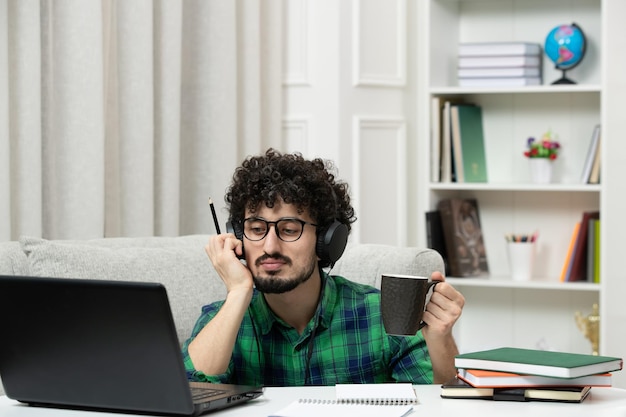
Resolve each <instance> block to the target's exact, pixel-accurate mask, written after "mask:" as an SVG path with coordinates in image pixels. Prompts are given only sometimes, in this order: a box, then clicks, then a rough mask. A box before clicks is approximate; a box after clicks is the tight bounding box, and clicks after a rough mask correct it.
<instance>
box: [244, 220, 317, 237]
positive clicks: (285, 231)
mask: <svg viewBox="0 0 626 417" xmlns="http://www.w3.org/2000/svg"><path fill="white" fill-rule="evenodd" d="M272 224H273V225H274V231H275V232H276V236H278V238H279V239H280V240H282V241H283V242H295V241H296V240H298V239H300V236H302V232H303V231H304V225H305V224H310V225H311V226H315V227H317V225H316V224H313V223H309V222H306V221H304V220H302V219H296V218H294V217H284V218H282V219H278V220H276V221H275V222H268V221H267V220H265V219H260V218H258V217H248V218H247V219H244V221H243V235H244V236H245V237H246V238H247V239H248V240H251V241H254V242H256V241H259V240H262V239H263V238H264V237H265V236H267V234H268V232H269V230H270V226H271V225H272Z"/></svg>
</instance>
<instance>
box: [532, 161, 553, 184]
mask: <svg viewBox="0 0 626 417" xmlns="http://www.w3.org/2000/svg"><path fill="white" fill-rule="evenodd" d="M528 162H529V168H530V178H531V179H532V182H534V183H535V184H549V183H550V182H551V181H552V160H551V159H549V158H530V159H529V160H528Z"/></svg>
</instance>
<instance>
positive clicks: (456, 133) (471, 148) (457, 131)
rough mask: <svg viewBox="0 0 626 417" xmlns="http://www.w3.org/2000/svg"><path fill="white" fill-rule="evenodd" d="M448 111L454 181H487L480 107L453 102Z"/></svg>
mask: <svg viewBox="0 0 626 417" xmlns="http://www.w3.org/2000/svg"><path fill="white" fill-rule="evenodd" d="M450 112H451V113H450V115H451V122H452V151H453V155H454V158H453V159H454V164H455V170H454V171H455V175H456V182H487V158H486V156H485V138H484V134H483V115H482V108H481V107H480V106H477V105H474V104H455V105H453V106H452V108H451V110H450Z"/></svg>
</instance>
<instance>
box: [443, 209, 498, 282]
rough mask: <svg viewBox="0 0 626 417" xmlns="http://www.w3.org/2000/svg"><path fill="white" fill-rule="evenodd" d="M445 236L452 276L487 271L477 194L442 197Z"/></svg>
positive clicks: (481, 273) (464, 275)
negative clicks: (463, 196) (465, 196)
mask: <svg viewBox="0 0 626 417" xmlns="http://www.w3.org/2000/svg"><path fill="white" fill-rule="evenodd" d="M437 210H438V211H439V215H440V216H441V225H442V229H443V236H444V240H445V243H446V253H447V257H448V265H449V267H450V274H451V276H455V277H472V276H481V275H487V274H488V273H489V265H488V262H487V253H486V249H485V244H484V241H483V235H482V229H481V225H480V214H479V210H478V201H477V200H476V199H474V198H447V199H443V200H440V201H439V203H438V204H437Z"/></svg>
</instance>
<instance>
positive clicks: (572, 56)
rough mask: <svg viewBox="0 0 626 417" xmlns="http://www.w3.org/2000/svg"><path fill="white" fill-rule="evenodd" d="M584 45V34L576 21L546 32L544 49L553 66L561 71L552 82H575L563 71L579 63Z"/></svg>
mask: <svg viewBox="0 0 626 417" xmlns="http://www.w3.org/2000/svg"><path fill="white" fill-rule="evenodd" d="M586 46H587V41H586V39H585V34H584V33H583V31H582V29H581V28H580V26H578V25H577V24H576V23H572V24H571V25H559V26H556V27H555V28H553V29H552V30H551V31H550V33H548V36H546V42H545V45H544V51H545V53H546V55H547V56H548V58H550V59H551V60H552V62H554V67H555V68H556V69H558V70H561V71H562V76H561V78H559V79H558V80H556V81H554V82H553V83H552V84H576V83H575V82H574V81H572V80H570V79H569V78H567V77H566V76H565V72H566V71H567V70H570V69H572V68H574V67H575V66H576V65H578V64H580V61H582V60H583V57H584V56H585V48H586Z"/></svg>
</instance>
